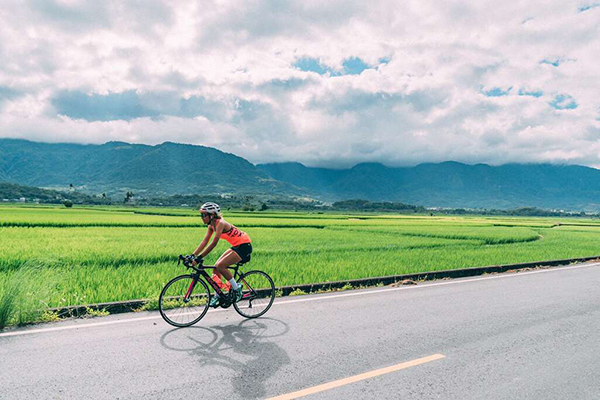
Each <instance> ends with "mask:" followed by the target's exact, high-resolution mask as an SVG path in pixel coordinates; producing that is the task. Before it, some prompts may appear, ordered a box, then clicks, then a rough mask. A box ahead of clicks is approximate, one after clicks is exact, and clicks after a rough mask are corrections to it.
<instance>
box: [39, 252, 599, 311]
mask: <svg viewBox="0 0 600 400" xmlns="http://www.w3.org/2000/svg"><path fill="white" fill-rule="evenodd" d="M594 260H598V261H600V256H591V257H579V258H567V259H562V260H547V261H535V262H527V263H518V264H502V265H488V266H484V267H472V268H462V269H449V270H441V271H430V272H420V273H414V274H402V275H389V276H380V277H371V278H361V279H350V280H341V281H334V282H319V283H309V284H301V285H291V286H281V287H278V288H277V290H278V291H279V292H280V295H281V296H290V295H292V296H293V295H295V294H309V293H315V292H326V291H336V290H340V289H350V287H351V288H365V287H373V286H377V285H384V286H385V285H391V284H395V283H398V282H403V283H404V284H416V282H417V281H431V280H439V279H456V278H466V277H471V276H478V275H485V274H494V273H502V272H507V271H512V270H522V269H526V268H539V267H557V266H565V265H570V264H575V263H584V262H588V261H594ZM349 286H350V287H349ZM153 301H156V300H152V299H140V300H128V301H116V302H109V303H96V304H87V305H77V306H70V307H61V308H50V309H48V311H50V312H53V313H56V314H57V315H58V316H59V317H61V318H64V317H79V316H84V315H86V314H89V313H90V310H91V311H106V312H109V313H110V314H121V313H126V312H132V311H138V310H139V309H140V308H142V307H144V306H145V305H146V304H148V303H151V302H153Z"/></svg>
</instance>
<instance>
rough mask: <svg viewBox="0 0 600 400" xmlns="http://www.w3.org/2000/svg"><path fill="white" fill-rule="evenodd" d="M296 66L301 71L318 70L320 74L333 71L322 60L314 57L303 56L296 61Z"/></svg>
mask: <svg viewBox="0 0 600 400" xmlns="http://www.w3.org/2000/svg"><path fill="white" fill-rule="evenodd" d="M294 67H296V68H298V69H299V70H301V71H306V72H316V73H317V74H319V75H325V74H326V73H328V72H329V73H332V72H333V71H332V70H331V68H329V67H328V66H326V65H323V64H321V61H319V60H317V59H316V58H312V57H302V58H301V59H299V60H298V61H296V62H295V63H294Z"/></svg>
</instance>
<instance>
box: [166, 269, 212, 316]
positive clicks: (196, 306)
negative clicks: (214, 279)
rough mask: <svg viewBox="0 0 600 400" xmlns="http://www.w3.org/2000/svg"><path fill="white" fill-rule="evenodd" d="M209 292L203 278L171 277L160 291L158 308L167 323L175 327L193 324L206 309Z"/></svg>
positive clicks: (191, 276)
mask: <svg viewBox="0 0 600 400" xmlns="http://www.w3.org/2000/svg"><path fill="white" fill-rule="evenodd" d="M209 301H210V292H209V290H208V286H207V285H206V283H204V281H203V280H201V279H198V278H197V277H194V276H193V275H180V276H178V277H176V278H173V279H171V281H169V283H167V284H166V285H165V287H164V289H163V290H162V292H160V297H159V298H158V309H159V311H160V315H162V317H163V319H164V320H165V321H167V322H168V323H169V324H171V325H173V326H177V327H185V326H191V325H194V324H195V323H196V322H198V321H200V320H201V319H202V317H204V315H205V314H206V312H207V311H208V303H209Z"/></svg>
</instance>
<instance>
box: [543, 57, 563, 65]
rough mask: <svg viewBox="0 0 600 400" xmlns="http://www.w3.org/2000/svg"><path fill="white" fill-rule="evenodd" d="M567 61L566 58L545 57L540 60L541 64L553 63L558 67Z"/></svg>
mask: <svg viewBox="0 0 600 400" xmlns="http://www.w3.org/2000/svg"><path fill="white" fill-rule="evenodd" d="M564 61H565V59H564V58H559V57H556V58H544V59H543V60H542V61H540V64H548V65H552V66H554V67H558V66H559V65H560V64H562V63H563V62H564Z"/></svg>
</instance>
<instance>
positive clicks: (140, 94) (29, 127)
mask: <svg viewBox="0 0 600 400" xmlns="http://www.w3.org/2000/svg"><path fill="white" fill-rule="evenodd" d="M594 4H595V3H589V4H588V3H582V2H580V1H558V0H556V1H553V2H550V3H549V2H547V1H541V0H540V1H514V2H509V3H506V4H501V5H500V4H499V3H498V2H494V1H490V0H486V1H472V2H458V1H451V2H442V3H440V2H434V1H416V0H415V1H406V2H397V1H392V0H389V1H386V0H380V1H376V2H369V3H365V2H359V1H341V0H340V1H330V2H323V1H304V2H269V1H258V0H255V1H248V2H241V3H240V2H237V1H233V0H227V1H219V2H212V1H211V2H209V1H201V2H193V3H181V2H176V1H116V0H115V1H107V2H100V3H94V4H92V3H89V2H82V1H77V0H72V1H41V0H36V1H29V2H27V3H25V4H23V2H20V1H16V0H12V1H7V2H5V4H3V9H2V10H1V11H0V56H1V57H2V59H3V63H2V64H1V65H0V96H2V97H1V98H0V137H21V138H28V139H32V140H43V141H53V142H55V141H73V142H78V143H102V142H105V141H108V140H124V141H132V142H138V143H148V144H154V143H160V142H163V141H167V140H169V141H178V142H185V143H194V144H203V145H207V146H214V147H217V148H219V149H221V150H224V151H228V152H233V153H235V154H238V155H240V156H242V157H246V158H248V159H249V160H250V161H252V162H271V161H300V162H304V163H307V164H309V165H319V166H327V165H333V166H341V167H342V166H343V167H345V166H351V165H353V164H355V163H356V162H362V161H375V162H382V163H385V164H388V165H410V164H416V163H419V162H428V161H444V160H450V159H452V160H457V161H463V162H471V163H472V162H485V163H490V164H502V163H506V162H567V163H581V164H586V165H600V144H599V143H600V142H599V140H598V139H599V136H600V135H599V134H598V132H599V131H600V121H599V118H600V100H599V98H598V89H597V82H598V81H600V73H599V72H598V68H597V65H598V64H599V61H600V55H599V53H598V52H597V51H596V49H598V48H600V32H598V30H599V28H598V23H597V21H598V18H599V17H600V7H592V6H593V5H594ZM588 7H589V8H588ZM302 58H305V59H311V60H316V61H317V62H319V63H320V64H322V65H323V66H324V67H326V68H327V70H328V71H330V73H328V74H323V75H320V74H319V73H316V72H311V71H302V70H301V69H299V68H298V67H295V63H296V62H297V61H298V60H300V59H302ZM357 58H358V59H360V61H361V62H362V63H364V64H366V65H369V66H371V67H372V68H369V69H366V70H364V71H363V72H362V73H361V74H360V75H344V67H343V64H344V62H346V61H347V60H349V59H357ZM3 93H4V95H3ZM65 93H72V94H73V93H74V95H73V96H71V98H74V99H85V96H89V99H90V101H82V102H81V104H79V106H80V109H78V110H75V109H74V108H73V107H77V106H78V104H77V103H75V104H73V103H70V105H69V107H71V108H69V107H60V105H59V104H58V103H57V99H58V98H61V96H63V97H64V94H65ZM123 93H127V95H121V94H123ZM486 93H487V95H486ZM492 95H495V97H492ZM99 99H100V100H99ZM124 99H129V101H130V102H129V103H127V104H126V105H127V106H128V107H129V108H128V109H126V107H125V105H123V115H122V117H121V118H122V119H118V118H120V117H119V115H118V114H119V113H118V110H119V109H120V108H119V105H110V106H109V105H108V104H107V102H108V101H113V100H114V101H121V102H123V101H124ZM131 101H133V103H131ZM90 105H91V106H95V107H100V108H101V107H102V106H103V105H104V106H106V107H108V110H106V112H103V110H101V109H100V110H93V111H94V113H93V115H92V113H91V111H90V109H89V107H90ZM138 106H139V107H142V108H143V110H140V109H136V108H135V107H138ZM575 106H576V107H575ZM85 107H88V108H87V109H86V108H85ZM132 107H133V108H132ZM573 107H575V108H573ZM560 108H563V109H560ZM115 110H116V111H115ZM136 110H137V111H136ZM75 111H77V112H75ZM59 113H63V114H64V115H59ZM86 113H89V117H87V118H86V115H87V114H86ZM112 119H114V120H112Z"/></svg>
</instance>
